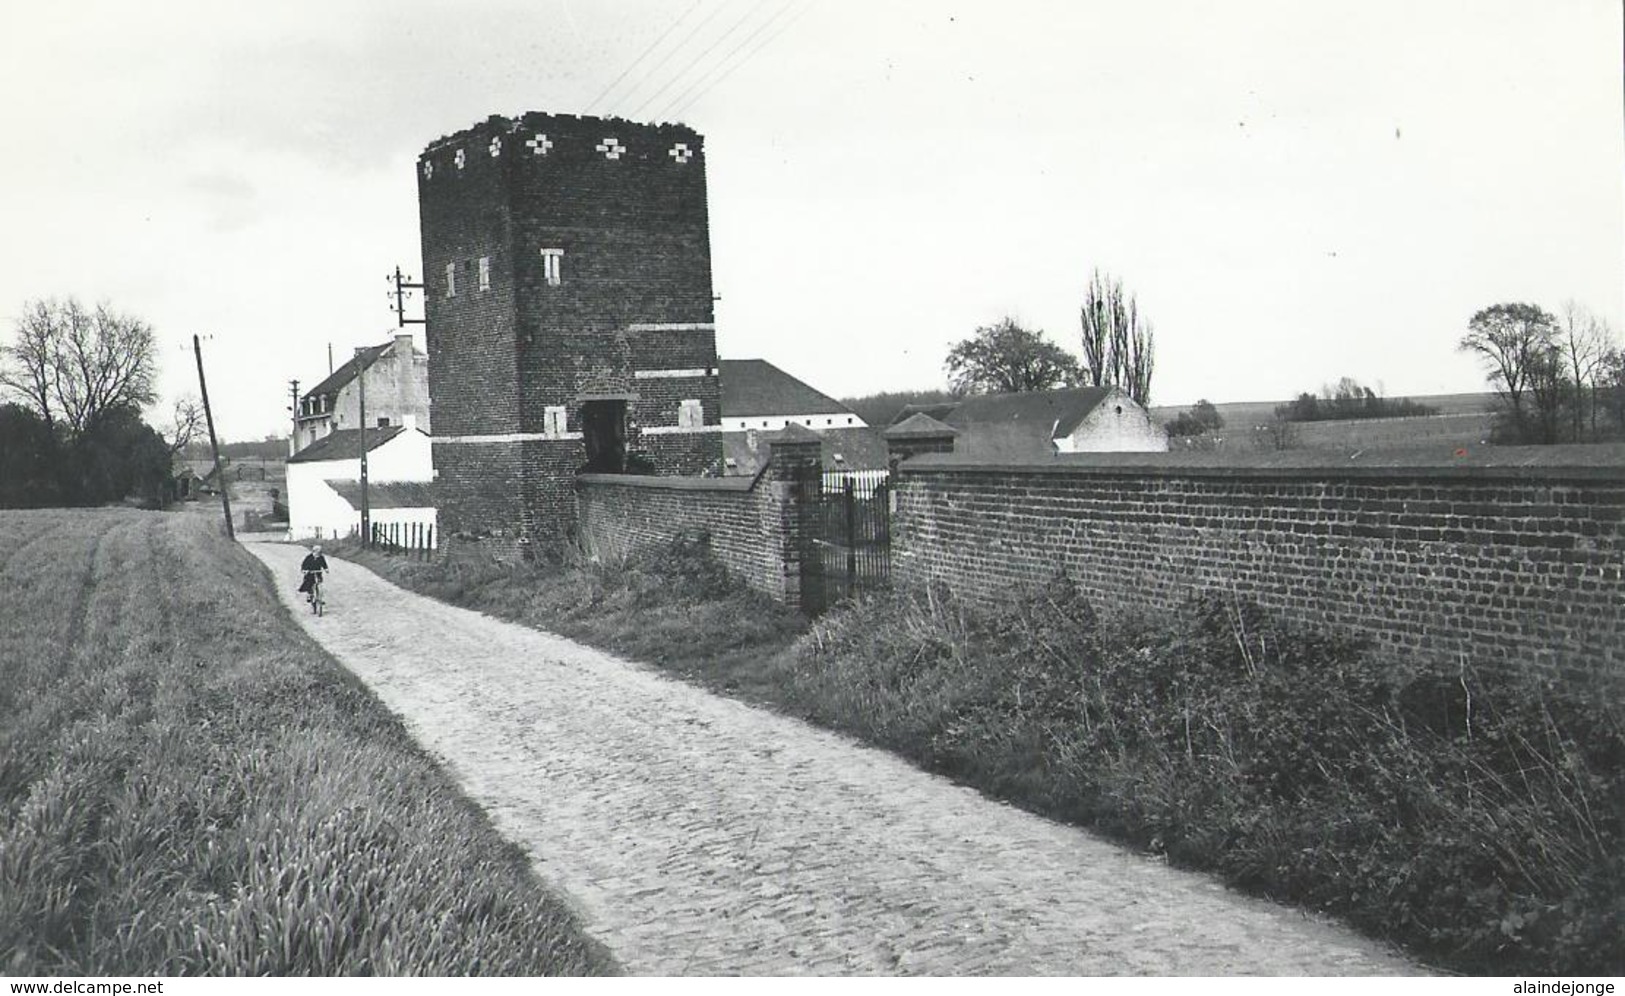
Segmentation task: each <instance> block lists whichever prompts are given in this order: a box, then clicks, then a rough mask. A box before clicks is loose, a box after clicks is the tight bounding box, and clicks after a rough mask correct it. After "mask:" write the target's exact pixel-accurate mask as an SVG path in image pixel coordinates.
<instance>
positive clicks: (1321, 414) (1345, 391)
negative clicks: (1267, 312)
mask: <svg viewBox="0 0 1625 996" xmlns="http://www.w3.org/2000/svg"><path fill="white" fill-rule="evenodd" d="M1437 414H1439V409H1437V408H1434V407H1433V406H1432V405H1424V404H1422V403H1420V402H1417V401H1412V400H1411V399H1409V398H1385V397H1383V396H1382V395H1380V394H1378V393H1377V392H1375V391H1373V390H1372V389H1371V388H1369V387H1366V386H1365V385H1364V384H1361V383H1360V382H1359V381H1357V380H1355V379H1354V378H1353V377H1344V378H1343V379H1341V380H1339V381H1338V382H1337V383H1336V384H1328V385H1326V386H1325V387H1323V388H1321V391H1320V394H1319V395H1318V396H1317V395H1314V394H1311V393H1309V392H1307V391H1305V392H1304V393H1303V394H1300V395H1298V396H1297V398H1295V399H1294V400H1292V401H1289V402H1287V403H1286V404H1284V405H1280V406H1278V407H1277V408H1276V409H1275V416H1276V418H1277V419H1279V420H1281V421H1283V422H1330V421H1342V420H1347V419H1360V418H1403V417H1408V416H1416V415H1437Z"/></svg>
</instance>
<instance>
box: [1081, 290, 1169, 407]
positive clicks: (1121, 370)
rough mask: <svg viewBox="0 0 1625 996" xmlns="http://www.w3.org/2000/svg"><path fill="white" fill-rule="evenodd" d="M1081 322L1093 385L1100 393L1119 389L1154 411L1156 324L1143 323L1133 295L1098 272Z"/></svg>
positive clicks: (1086, 294)
mask: <svg viewBox="0 0 1625 996" xmlns="http://www.w3.org/2000/svg"><path fill="white" fill-rule="evenodd" d="M1078 320H1079V324H1080V325H1081V326H1082V329H1083V337H1082V344H1083V369H1084V374H1085V377H1086V378H1087V380H1088V382H1089V383H1090V384H1092V385H1093V386H1095V387H1120V388H1122V389H1123V390H1124V391H1126V392H1128V395H1129V397H1131V398H1133V399H1134V400H1135V401H1137V402H1139V403H1140V404H1142V405H1149V404H1150V403H1151V374H1152V371H1153V369H1154V368H1155V357H1154V352H1155V347H1156V343H1155V333H1154V330H1153V328H1152V326H1151V323H1150V322H1149V321H1145V320H1142V319H1141V318H1140V307H1139V302H1138V301H1137V300H1135V297H1134V295H1132V294H1124V292H1123V283H1122V281H1120V280H1116V279H1112V278H1108V277H1107V276H1105V275H1104V274H1102V273H1101V272H1100V271H1099V270H1095V271H1094V272H1093V273H1091V274H1090V275H1089V286H1088V288H1087V289H1086V290H1085V292H1084V298H1083V306H1082V307H1081V308H1080V309H1079V310H1078Z"/></svg>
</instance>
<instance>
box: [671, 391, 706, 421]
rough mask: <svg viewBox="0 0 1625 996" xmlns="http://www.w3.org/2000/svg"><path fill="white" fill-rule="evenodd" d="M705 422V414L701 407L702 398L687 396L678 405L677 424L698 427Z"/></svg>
mask: <svg viewBox="0 0 1625 996" xmlns="http://www.w3.org/2000/svg"><path fill="white" fill-rule="evenodd" d="M703 424H705V416H704V414H703V412H702V410H701V408H700V399H698V398H685V399H684V400H683V401H681V402H679V403H678V405H677V425H678V426H679V427H680V428H684V429H698V428H699V427H700V426H701V425H703Z"/></svg>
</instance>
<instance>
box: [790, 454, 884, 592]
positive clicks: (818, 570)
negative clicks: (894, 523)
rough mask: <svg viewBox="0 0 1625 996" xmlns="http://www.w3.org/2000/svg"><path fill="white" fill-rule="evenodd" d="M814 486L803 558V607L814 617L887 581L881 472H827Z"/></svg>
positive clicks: (882, 479)
mask: <svg viewBox="0 0 1625 996" xmlns="http://www.w3.org/2000/svg"><path fill="white" fill-rule="evenodd" d="M816 480H817V485H816V487H817V495H816V496H811V495H809V496H808V497H809V498H812V501H811V503H810V504H811V508H810V509H809V513H810V514H809V518H810V520H811V521H810V522H809V523H808V528H807V530H806V533H805V537H806V540H805V543H806V545H805V547H804V549H803V556H802V605H803V607H804V608H805V609H806V610H807V611H809V612H813V613H818V612H823V611H824V610H825V609H827V608H829V607H830V606H831V605H834V604H835V603H836V602H839V601H840V600H841V599H843V598H850V597H851V596H852V595H855V594H857V593H858V592H860V591H869V590H873V589H875V588H878V587H881V586H883V585H885V583H886V581H887V579H888V578H889V577H890V575H891V511H890V506H891V482H890V481H889V480H888V475H887V473H886V471H884V470H875V471H829V472H827V473H824V474H822V475H820V477H819V478H817V479H816ZM809 483H812V482H810V481H809ZM809 490H811V489H809Z"/></svg>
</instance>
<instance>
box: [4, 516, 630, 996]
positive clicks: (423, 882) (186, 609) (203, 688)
mask: <svg viewBox="0 0 1625 996" xmlns="http://www.w3.org/2000/svg"><path fill="white" fill-rule="evenodd" d="M0 600H3V604H4V605H5V619H6V624H5V625H4V626H3V627H0V972H3V973H5V974H10V975H47V974H49V975H60V974H69V975H194V974H209V975H304V974H313V975H350V974H427V975H466V974H505V975H537V974H605V973H609V972H613V971H614V970H615V966H614V965H613V963H612V962H611V961H610V959H609V958H608V956H607V955H606V954H605V953H604V952H603V951H602V950H601V949H599V948H598V947H597V946H595V945H594V944H593V943H592V942H590V941H589V940H587V939H586V938H585V937H584V936H583V935H582V934H581V933H580V931H579V929H578V927H577V926H576V924H575V922H574V920H573V918H572V916H571V915H570V913H569V912H568V910H567V909H566V908H565V907H564V906H563V905H562V904H561V903H560V902H559V901H558V900H556V899H554V898H552V897H550V896H549V895H547V894H546V893H545V892H544V891H543V890H542V888H541V886H540V885H539V883H538V882H537V881H536V880H535V879H534V878H533V877H532V875H531V873H530V871H529V866H528V864H527V862H526V861H525V859H524V857H523V856H522V855H521V854H519V853H518V852H517V851H516V850H515V849H513V848H511V847H510V846H509V845H507V844H506V843H505V842H503V841H502V839H501V838H500V837H499V836H498V835H497V834H496V833H495V831H494V830H493V829H492V828H491V827H490V825H489V824H488V822H487V821H486V819H485V817H484V816H483V814H482V813H481V812H480V811H479V810H478V809H477V807H475V806H474V805H473V804H472V803H470V802H469V801H468V800H467V799H466V798H465V797H464V796H462V795H461V794H460V792H459V791H458V790H457V789H456V788H455V786H454V785H453V784H452V783H451V781H450V780H449V779H448V777H447V775H446V774H445V773H444V772H443V771H441V770H440V769H439V768H438V767H437V766H436V765H435V764H434V763H433V762H432V761H431V760H430V759H429V758H428V757H426V756H425V755H424V754H423V753H422V752H421V751H420V750H419V749H418V748H417V747H416V746H415V745H414V744H413V742H412V741H411V739H410V738H409V736H408V735H407V733H406V731H405V730H404V728H403V727H401V725H400V724H399V722H398V721H396V720H395V719H394V718H393V717H392V716H391V715H390V714H389V713H388V712H387V710H385V709H384V707H383V706H382V705H381V704H380V703H379V702H378V700H377V699H376V698H374V697H373V696H372V694H371V693H370V692H368V691H367V690H366V689H365V688H364V687H363V686H362V685H361V684H360V683H359V682H358V681H356V680H355V679H354V678H352V677H351V676H350V675H348V674H347V673H346V672H344V671H343V670H342V669H340V668H339V667H338V666H337V665H336V664H335V663H334V662H333V661H332V660H331V658H329V657H327V656H326V655H325V654H324V653H323V652H322V651H321V650H320V648H318V647H317V646H316V645H315V644H313V643H312V642H310V641H309V640H308V639H307V638H306V637H305V636H304V634H303V632H302V631H301V630H300V629H299V628H298V626H297V625H296V624H295V623H294V621H293V620H291V619H290V618H289V617H288V616H287V614H286V613H285V612H284V610H283V609H282V608H281V606H280V605H279V604H278V603H277V601H276V598H275V595H274V593H273V591H272V588H271V581H270V579H269V578H268V577H267V576H266V574H265V571H264V569H263V568H262V567H261V565H260V564H259V563H258V562H257V561H255V560H254V559H253V558H251V557H250V556H248V555H247V554H246V553H244V552H243V551H242V550H240V549H239V548H237V547H235V546H233V545H231V544H229V543H226V542H225V541H224V540H222V539H220V538H219V537H218V535H217V534H216V529H215V528H214V524H213V522H212V521H210V520H209V519H208V517H205V516H195V515H177V514H164V513H141V512H135V511H125V510H112V509H104V510H83V511H42V512H4V513H0Z"/></svg>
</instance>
